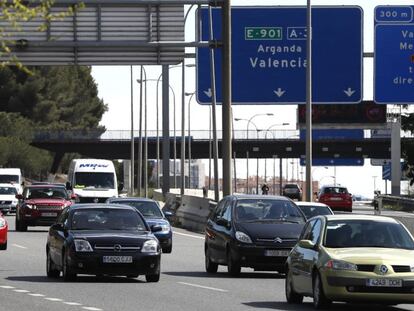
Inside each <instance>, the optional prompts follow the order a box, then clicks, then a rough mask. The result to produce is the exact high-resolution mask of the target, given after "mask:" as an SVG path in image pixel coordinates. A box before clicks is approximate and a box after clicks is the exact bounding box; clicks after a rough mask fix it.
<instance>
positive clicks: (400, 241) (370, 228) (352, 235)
mask: <svg viewBox="0 0 414 311" xmlns="http://www.w3.org/2000/svg"><path fill="white" fill-rule="evenodd" d="M324 246H326V247H331V248H341V247H384V248H403V249H410V250H413V249H414V241H413V239H412V238H411V236H410V235H409V234H408V232H407V231H406V230H405V229H404V227H403V226H402V225H401V224H399V223H392V222H385V221H375V220H330V221H328V223H327V227H326V237H325V243H324Z"/></svg>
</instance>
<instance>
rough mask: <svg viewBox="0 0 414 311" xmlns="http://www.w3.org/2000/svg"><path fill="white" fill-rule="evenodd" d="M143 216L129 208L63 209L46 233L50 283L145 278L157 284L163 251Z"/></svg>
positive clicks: (78, 206)
mask: <svg viewBox="0 0 414 311" xmlns="http://www.w3.org/2000/svg"><path fill="white" fill-rule="evenodd" d="M151 230H152V231H153V232H155V231H158V230H161V228H160V227H159V226H153V227H152V228H150V227H149V226H148V224H147V223H146V222H145V219H144V218H143V216H142V215H141V214H140V213H139V212H137V211H136V210H135V209H134V208H132V207H130V206H126V205H125V206H121V205H116V206H114V205H108V204H75V205H72V206H71V207H68V208H66V209H65V210H64V211H63V212H62V214H61V215H60V217H59V218H58V220H57V223H55V224H54V225H52V226H51V227H50V229H49V235H48V238H47V245H46V258H47V262H46V270H47V276H48V277H52V278H54V277H58V276H59V274H60V271H62V274H63V279H64V280H65V281H69V280H73V279H75V278H76V275H77V274H93V275H123V276H127V277H133V278H135V277H138V276H139V275H142V274H144V275H145V278H146V280H147V282H158V281H159V279H160V260H161V247H160V245H159V242H158V240H157V238H156V237H155V236H154V235H153V234H152V232H151Z"/></svg>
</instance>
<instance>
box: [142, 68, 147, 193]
mask: <svg viewBox="0 0 414 311" xmlns="http://www.w3.org/2000/svg"><path fill="white" fill-rule="evenodd" d="M142 69H143V70H144V75H145V100H144V105H145V114H144V141H145V152H144V161H143V163H144V196H145V197H146V198H147V197H148V133H147V125H148V114H147V73H146V71H145V68H144V67H142Z"/></svg>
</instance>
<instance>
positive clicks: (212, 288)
mask: <svg viewBox="0 0 414 311" xmlns="http://www.w3.org/2000/svg"><path fill="white" fill-rule="evenodd" d="M177 283H178V284H181V285H186V286H191V287H197V288H202V289H207V290H212V291H216V292H222V293H227V292H228V290H226V289H221V288H216V287H209V286H203V285H198V284H192V283H186V282H177Z"/></svg>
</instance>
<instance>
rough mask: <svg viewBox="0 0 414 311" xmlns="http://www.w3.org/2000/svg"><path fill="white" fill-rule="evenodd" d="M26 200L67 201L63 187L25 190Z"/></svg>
mask: <svg viewBox="0 0 414 311" xmlns="http://www.w3.org/2000/svg"><path fill="white" fill-rule="evenodd" d="M25 197H26V198H27V199H67V197H68V195H67V192H66V190H65V188H63V187H55V188H53V187H44V188H43V187H36V188H27V189H26V194H25Z"/></svg>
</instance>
